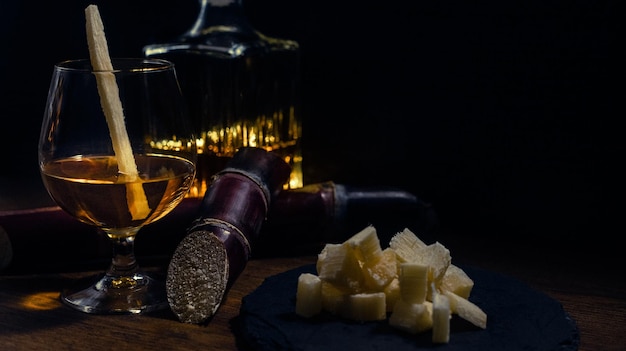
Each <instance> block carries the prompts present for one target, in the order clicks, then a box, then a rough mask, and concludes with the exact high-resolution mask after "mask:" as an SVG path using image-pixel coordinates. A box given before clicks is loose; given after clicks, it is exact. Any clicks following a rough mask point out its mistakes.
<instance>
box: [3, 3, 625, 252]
mask: <svg viewBox="0 0 626 351" xmlns="http://www.w3.org/2000/svg"><path fill="white" fill-rule="evenodd" d="M90 3H94V4H97V5H98V6H99V9H100V13H101V15H102V18H103V21H104V24H105V31H106V33H107V39H108V43H109V50H110V53H111V55H112V56H140V55H141V48H142V46H143V45H145V44H149V43H155V42H163V41H166V40H168V39H172V38H173V37H175V36H177V35H179V34H181V33H183V32H184V31H186V30H187V29H188V28H189V27H190V26H191V24H192V23H193V21H194V20H195V17H196V13H197V9H198V4H197V2H196V1H193V0H187V1H176V2H165V1H154V0H133V1H128V0H107V1H91V2H89V1H77V0H72V1H64V2H41V3H40V4H38V5H33V4H32V3H29V2H24V1H18V0H2V2H1V3H0V26H1V27H0V35H1V37H0V46H1V48H2V49H1V50H2V51H1V55H0V85H1V89H2V90H1V91H0V106H1V108H0V119H1V120H2V124H1V125H0V135H1V136H2V140H3V141H2V145H3V146H2V166H1V172H0V179H1V180H2V184H3V186H2V187H0V189H2V191H3V194H0V198H4V200H2V201H4V202H5V203H16V202H17V203H21V204H25V205H38V204H39V203H40V201H42V200H39V199H40V198H41V197H37V194H42V193H43V188H42V186H41V184H40V180H39V175H38V169H37V155H36V148H37V138H38V133H39V123H40V121H41V118H42V115H43V110H44V104H45V100H46V95H47V89H48V83H49V79H50V77H51V73H52V66H53V65H54V64H55V63H56V62H58V61H61V60H64V59H69V58H79V57H85V58H86V57H87V56H88V51H87V41H86V38H85V27H84V8H85V7H86V6H87V5H88V4H90ZM618 3H619V2H618V1H617V0H615V1H605V0H600V1H565V0H562V1H539V0H530V1H521V0H520V1H499V0H498V1H496V0H491V1H483V2H474V1H424V2H384V3H378V2H364V1H340V2H335V3H333V2H319V1H304V0H303V1H288V0H255V1H252V0H249V1H246V2H245V8H246V12H247V14H248V17H249V19H250V21H251V22H252V24H253V25H254V26H255V27H256V28H257V29H258V30H259V31H261V32H262V33H264V34H266V35H270V36H275V37H281V38H287V39H294V40H297V41H298V42H299V43H300V45H301V48H302V75H303V76H302V78H303V88H304V90H303V95H302V98H303V99H302V103H303V119H304V122H303V133H304V136H303V148H304V150H303V152H304V167H305V177H306V178H305V181H306V182H309V183H311V182H318V181H324V180H333V181H335V182H337V183H344V184H353V185H384V186H394V187H399V188H402V189H405V190H407V191H410V192H412V193H414V194H415V195H417V196H418V197H420V198H421V199H423V200H424V201H427V202H429V203H431V204H433V206H434V208H435V209H436V211H437V214H438V216H439V220H440V223H441V226H442V228H443V230H444V232H446V233H454V235H461V236H465V235H472V236H475V237H476V238H477V239H485V241H483V242H488V243H490V244H491V245H494V247H496V246H497V245H498V242H505V241H506V242H511V241H513V242H515V241H520V242H522V241H527V240H528V241H536V243H537V246H546V245H547V246H551V247H552V246H553V247H559V248H564V249H576V250H578V251H576V252H580V255H581V256H580V257H581V258H584V257H587V258H588V257H589V255H595V254H600V253H601V254H603V255H608V256H611V255H617V254H618V253H621V250H619V249H618V246H617V245H615V244H613V242H612V240H614V238H619V236H620V235H621V234H623V233H625V232H626V231H625V230H624V223H623V220H622V218H623V213H624V205H623V195H624V184H623V183H624V177H623V175H624V174H623V171H622V168H623V165H622V162H623V160H624V157H623V155H624V147H623V143H622V134H623V129H620V128H618V127H620V126H621V124H622V123H621V119H623V118H624V114H623V112H622V109H621V107H622V103H621V102H622V101H623V97H624V89H623V81H621V80H618V79H619V78H618V77H619V76H622V75H623V73H624V60H623V57H622V56H621V55H619V52H621V50H622V48H623V44H624V41H623V37H618V35H617V33H618V32H622V30H623V28H622V27H623V24H622V23H623V16H620V14H623V13H621V12H620V11H619V10H618ZM173 4H176V5H173ZM618 101H619V103H618ZM7 194H8V195H7ZM31 194H32V195H31ZM45 201H48V199H47V198H46V197H45V196H44V200H43V202H45ZM442 242H444V244H445V239H442ZM585 255H587V256H585Z"/></svg>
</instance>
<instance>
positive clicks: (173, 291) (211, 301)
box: [166, 148, 291, 323]
mask: <svg viewBox="0 0 626 351" xmlns="http://www.w3.org/2000/svg"><path fill="white" fill-rule="evenodd" d="M290 172H291V168H290V167H289V165H288V164H287V163H285V162H284V161H283V160H282V159H281V158H280V157H278V156H277V155H275V154H272V153H270V152H267V151H265V150H263V149H259V148H241V149H239V150H238V152H237V153H236V154H235V155H234V156H233V158H232V159H231V160H230V162H229V163H228V165H227V167H226V168H225V169H224V170H223V171H221V172H219V173H218V174H216V175H215V176H214V178H213V180H212V182H211V186H210V187H209V189H208V190H207V192H206V193H205V195H204V198H203V200H202V205H201V206H200V213H199V217H198V218H197V219H196V220H195V221H194V222H193V223H192V225H191V227H190V228H189V230H188V231H187V235H186V236H185V237H184V238H183V240H182V241H181V242H180V243H179V245H178V246H177V248H176V250H175V251H174V255H173V256H172V260H171V261H170V264H169V266H168V272H167V280H166V288H167V297H168V302H169V304H170V308H171V309H172V311H173V312H174V313H175V314H176V315H177V317H178V318H179V319H180V321H181V322H185V323H201V322H204V321H206V320H207V319H209V318H210V317H212V316H213V315H214V314H215V312H216V311H217V309H218V308H219V306H220V304H221V302H222V299H223V298H224V296H225V294H226V292H227V291H228V289H229V288H230V286H231V285H232V284H233V283H234V281H235V280H236V279H237V277H238V276H239V274H241V272H242V271H243V269H244V268H245V266H246V263H247V262H248V259H249V258H250V253H251V244H250V243H251V242H253V241H254V240H256V238H257V236H258V235H259V232H260V229H261V225H262V223H263V221H264V220H265V217H266V216H267V212H268V211H269V208H270V203H271V201H272V198H274V197H275V196H276V195H277V194H278V193H279V192H280V190H281V189H282V186H283V184H285V183H286V182H287V180H288V178H289V174H290Z"/></svg>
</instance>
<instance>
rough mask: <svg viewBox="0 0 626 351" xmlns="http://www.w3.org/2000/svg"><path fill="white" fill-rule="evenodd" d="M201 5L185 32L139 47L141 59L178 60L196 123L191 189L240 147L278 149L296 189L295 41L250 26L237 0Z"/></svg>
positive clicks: (204, 183)
mask: <svg viewBox="0 0 626 351" xmlns="http://www.w3.org/2000/svg"><path fill="white" fill-rule="evenodd" d="M200 5H201V8H200V14H199V16H198V19H197V20H196V23H195V24H194V25H193V27H192V28H191V29H190V30H189V31H188V32H186V33H185V34H183V35H182V36H180V37H179V38H177V39H176V40H175V41H173V42H171V43H165V44H153V45H147V46H145V47H144V55H145V56H146V57H155V58H163V59H167V60H169V61H172V62H174V64H175V65H176V71H177V74H178V79H179V82H180V85H181V90H182V91H183V94H184V95H185V98H186V99H187V102H188V105H189V115H190V117H191V118H192V121H193V123H194V124H195V132H196V138H197V141H198V142H197V146H198V169H197V174H196V184H195V185H194V187H193V189H192V191H191V192H190V193H191V194H192V196H198V197H202V196H203V194H204V192H205V191H206V189H207V188H208V186H209V183H210V179H211V177H212V176H213V175H214V174H216V173H217V172H219V171H220V170H222V169H223V168H224V167H225V166H226V163H227V162H228V160H229V159H230V158H232V156H233V155H234V154H235V152H236V151H237V149H239V148H240V147H260V148H263V149H265V150H267V151H271V152H274V153H277V154H279V155H280V156H281V157H282V158H283V159H284V160H285V161H286V162H287V163H288V164H289V165H290V166H291V168H292V170H293V171H292V173H291V175H290V180H289V182H288V185H287V187H288V188H299V187H302V186H303V179H302V155H301V145H300V142H301V133H302V126H301V116H300V106H299V102H300V101H299V99H300V96H299V94H300V92H299V89H300V71H299V70H300V67H299V60H300V56H299V45H298V43H297V42H295V41H292V40H285V39H277V38H270V37H267V36H265V35H263V34H261V33H259V32H258V31H257V30H255V29H254V28H253V27H252V26H251V25H250V24H249V23H248V21H247V19H246V17H245V16H244V12H243V5H242V2H241V0H235V1H231V2H228V1H226V2H225V1H216V0H201V1H200Z"/></svg>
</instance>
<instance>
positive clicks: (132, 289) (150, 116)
mask: <svg viewBox="0 0 626 351" xmlns="http://www.w3.org/2000/svg"><path fill="white" fill-rule="evenodd" d="M111 61H112V65H113V70H108V71H94V70H92V66H91V64H90V61H89V60H70V61H64V62H60V63H58V64H56V65H55V66H54V70H53V74H52V79H51V83H50V89H49V92H48V98H47V104H46V108H45V113H44V117H43V122H42V125H41V132H40V139H39V149H38V152H39V168H40V173H41V176H42V179H43V184H44V185H45V187H46V189H47V191H48V193H49V194H50V196H51V197H52V199H53V200H54V201H55V202H56V203H57V204H58V205H59V207H61V208H62V209H63V210H64V211H66V212H67V213H69V214H70V215H72V216H73V217H75V218H76V219H77V220H79V221H81V222H84V223H87V224H90V225H92V226H94V227H97V228H98V229H99V230H100V231H101V232H102V233H104V235H106V236H107V237H108V238H109V239H110V242H111V244H112V261H111V264H110V266H109V268H108V270H106V272H104V273H102V274H101V275H98V276H97V277H95V279H94V280H93V281H91V282H89V284H88V285H86V286H77V287H71V288H67V289H65V290H63V291H62V293H61V299H62V301H63V302H64V303H65V304H67V305H69V306H71V307H73V308H75V309H78V310H80V311H83V312H87V313H98V314H111V313H144V312H149V311H154V310H157V309H162V308H166V307H167V306H168V303H167V297H166V293H165V282H164V280H163V279H157V278H156V277H154V276H151V274H149V272H147V271H144V270H142V269H140V267H139V265H138V263H137V260H136V257H135V253H134V242H135V237H136V236H137V233H138V232H139V231H140V230H141V228H142V227H143V226H145V225H147V224H150V223H152V222H155V221H157V220H159V219H160V218H163V216H165V215H167V214H168V213H169V212H170V211H171V210H172V209H174V208H175V207H176V206H177V205H178V204H179V203H180V202H181V201H182V200H183V198H184V197H185V196H186V194H187V192H188V191H189V188H190V186H191V184H192V183H193V180H194V177H195V171H196V157H197V155H196V153H197V151H196V145H195V136H194V134H193V131H192V128H191V126H190V124H189V122H188V120H187V112H186V107H185V103H184V100H183V97H182V93H181V91H180V88H179V84H178V80H177V77H176V71H175V68H174V66H173V64H172V63H171V62H169V61H166V60H158V59H145V58H127V59H116V58H114V59H112V60H111ZM111 101H117V103H118V105H116V104H112V103H111ZM116 106H117V107H116ZM116 113H117V115H116ZM120 114H121V115H120ZM86 235H89V234H86ZM62 239H63V238H59V240H62Z"/></svg>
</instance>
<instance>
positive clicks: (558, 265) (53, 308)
mask: <svg viewBox="0 0 626 351" xmlns="http://www.w3.org/2000/svg"><path fill="white" fill-rule="evenodd" d="M0 219H2V216H0ZM3 225H4V226H5V227H6V226H10V223H9V222H8V221H6V218H5V221H4V223H3V222H2V221H0V226H3ZM62 226H63V227H65V229H67V225H62ZM5 229H6V228H5ZM453 234H455V235H447V236H443V237H442V238H441V240H439V241H440V242H441V243H442V244H444V245H445V246H446V247H447V248H448V249H450V252H451V254H452V257H453V262H456V263H463V264H470V265H474V266H477V267H480V268H485V269H489V270H492V271H496V272H500V273H504V274H506V275H509V276H512V277H514V278H517V279H520V280H522V281H523V282H526V283H528V284H529V285H530V286H531V287H532V288H534V289H536V290H538V291H542V292H544V293H546V294H547V295H549V296H550V297H552V298H554V299H556V300H557V301H559V302H560V303H561V304H562V305H563V307H564V309H565V311H566V312H567V313H568V314H569V315H570V316H571V317H572V318H573V319H574V320H575V322H576V324H577V326H578V328H579V331H580V339H581V341H580V347H579V350H581V351H595V350H602V351H604V350H626V338H625V337H624V336H625V335H626V279H625V278H624V274H623V272H622V271H621V267H620V266H618V265H617V263H616V262H620V260H621V259H614V258H611V257H609V258H606V259H605V260H603V261H598V259H597V258H596V257H595V256H593V257H592V256H591V255H589V256H582V255H580V253H579V252H572V251H570V250H568V249H567V248H564V249H562V250H556V249H554V248H553V247H552V246H550V245H536V244H529V245H527V246H526V247H524V246H520V242H511V243H509V244H507V243H506V241H502V242H500V243H498V245H497V246H496V247H495V248H494V243H493V242H481V241H477V240H476V239H472V238H471V236H470V235H460V234H459V233H453ZM29 240H30V239H29ZM18 244H19V243H18ZM44 245H48V244H44ZM589 250H590V251H593V252H598V248H597V247H594V246H593V245H590V248H589ZM56 252H57V253H58V252H62V248H61V247H59V248H58V249H57V250H56ZM37 254H38V255H43V254H44V252H43V251H42V252H38V253H37ZM66 255H67V253H63V254H62V256H66ZM105 256H106V254H105ZM31 259H32V258H31ZM43 260H44V261H45V262H49V263H50V265H51V267H52V268H50V270H53V271H50V270H48V271H46V270H45V269H43V268H41V267H39V268H37V269H39V270H40V271H41V272H38V271H32V270H31V271H19V270H18V271H16V270H7V271H5V272H1V271H0V350H2V351H5V350H6V351H8V350H83V349H89V350H131V349H132V350H144V349H145V350H155V349H163V350H246V348H245V347H244V346H243V345H238V343H237V338H236V337H235V335H234V334H233V332H232V330H231V328H230V323H231V321H232V320H233V318H235V317H236V316H237V315H238V313H239V308H240V304H241V299H242V298H243V297H244V296H246V295H247V294H249V293H250V292H252V291H253V290H254V289H255V288H256V287H258V286H259V285H260V284H261V283H262V282H263V281H264V279H265V278H267V277H269V276H272V275H275V274H278V273H281V272H284V271H286V270H290V269H292V268H296V267H299V266H302V265H305V264H310V263H313V262H315V260H316V256H315V254H314V253H313V254H310V255H303V256H293V255H292V256H288V255H285V256H273V257H272V256H269V257H259V258H253V259H251V260H250V261H249V262H248V265H247V267H246V269H245V270H244V271H243V273H242V274H241V275H240V277H239V279H237V281H236V282H235V284H234V285H233V287H232V289H231V290H230V291H229V293H228V295H227V297H226V300H225V301H224V303H223V305H222V306H221V308H220V309H219V310H218V312H217V314H216V315H215V316H214V318H213V319H212V320H211V321H210V322H209V323H207V324H206V325H194V324H185V323H181V322H179V321H178V320H177V319H176V317H175V316H174V315H173V314H172V313H171V312H170V311H161V312H156V313H152V314H146V315H90V314H85V313H82V312H78V311H75V310H73V309H70V308H69V307H67V306H65V305H63V304H62V303H61V302H60V301H59V291H60V290H61V288H62V287H63V286H65V285H66V284H67V283H69V282H70V281H71V280H73V279H77V278H79V277H82V276H85V275H89V274H93V273H94V270H93V269H89V270H85V271H81V270H80V269H78V270H76V271H72V272H65V273H57V272H54V267H53V266H54V263H55V262H54V261H55V260H54V259H51V258H50V257H44V258H43ZM58 261H59V262H61V261H62V257H60V256H59V260H58ZM45 262H44V263H45ZM42 267H43V266H42ZM84 267H93V266H89V265H85V266H84ZM96 267H97V265H96ZM157 268H158V267H157Z"/></svg>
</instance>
